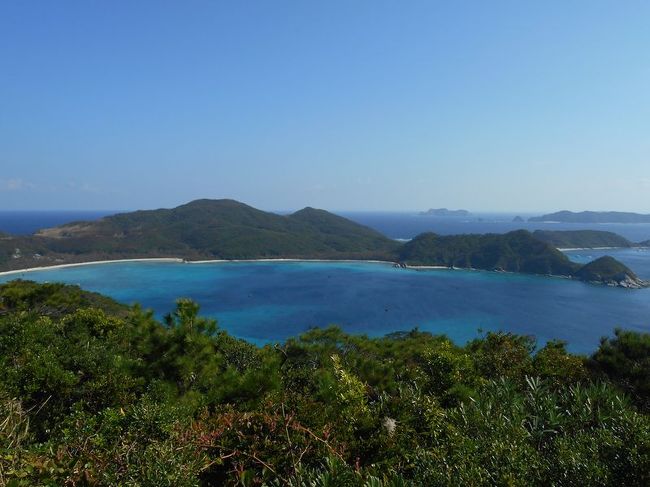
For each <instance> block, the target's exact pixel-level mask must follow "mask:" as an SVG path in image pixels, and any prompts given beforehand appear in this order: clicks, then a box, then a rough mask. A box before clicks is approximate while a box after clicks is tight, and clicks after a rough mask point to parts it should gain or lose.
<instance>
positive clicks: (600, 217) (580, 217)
mask: <svg viewBox="0 0 650 487" xmlns="http://www.w3.org/2000/svg"><path fill="white" fill-rule="evenodd" d="M528 221H530V222H566V223H650V215H643V214H641V213H629V212H623V211H581V212H578V213H574V212H572V211H566V210H564V211H558V212H556V213H549V214H547V215H542V216H535V217H532V218H529V219H528Z"/></svg>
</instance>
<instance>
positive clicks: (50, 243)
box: [0, 200, 397, 268]
mask: <svg viewBox="0 0 650 487" xmlns="http://www.w3.org/2000/svg"><path fill="white" fill-rule="evenodd" d="M0 242H2V241H0ZM396 245H397V244H396V243H395V242H394V241H393V240H391V239H389V238H387V237H385V236H383V235H381V234H380V233H378V232H376V231H374V230H372V229H370V228H367V227H364V226H362V225H359V224H357V223H354V222H352V221H350V220H347V219H345V218H342V217H339V216H336V215H333V214H331V213H328V212H326V211H323V210H314V209H312V208H305V209H304V210H301V211H299V212H297V213H295V214H293V215H289V216H282V215H277V214H274V213H269V212H265V211H261V210H257V209H255V208H253V207H251V206H248V205H245V204H243V203H239V202H237V201H233V200H197V201H193V202H191V203H188V204H185V205H182V206H179V207H177V208H173V209H159V210H147V211H136V212H132V213H123V214H119V215H114V216H110V217H105V218H103V219H101V220H98V221H93V222H74V223H69V224H66V225H62V226H59V227H55V228H50V229H45V230H41V231H39V232H38V233H37V234H36V235H35V236H34V237H31V238H30V237H26V238H15V239H13V240H9V241H5V247H6V248H5V249H4V250H5V252H4V254H5V259H4V263H5V266H7V265H11V267H14V268H19V267H17V266H19V265H21V266H22V267H28V266H29V265H42V264H45V263H50V264H52V263H54V262H55V261H61V262H76V261H84V260H94V259H112V258H136V257H179V258H187V259H201V258H205V259H254V258H279V257H309V258H370V257H373V258H376V257H380V256H384V255H386V253H387V252H388V251H391V250H393V249H394V248H395V247H396ZM15 247H20V248H21V251H22V252H21V254H22V258H19V259H13V260H11V259H10V258H9V257H10V255H9V254H11V253H13V251H14V248H15ZM35 251H39V252H40V253H42V255H43V259H42V260H41V262H37V261H36V259H34V258H33V253H34V252H35ZM25 264H27V265H25Z"/></svg>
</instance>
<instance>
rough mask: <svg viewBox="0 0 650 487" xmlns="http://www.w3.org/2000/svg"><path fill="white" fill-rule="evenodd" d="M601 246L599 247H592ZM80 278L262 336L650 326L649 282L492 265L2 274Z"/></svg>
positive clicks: (576, 342) (594, 334) (593, 341)
mask: <svg viewBox="0 0 650 487" xmlns="http://www.w3.org/2000/svg"><path fill="white" fill-rule="evenodd" d="M592 252H593V251H592ZM16 277H24V278H28V279H33V280H36V281H40V282H44V281H50V282H53V281H62V282H66V283H70V284H78V285H80V286H81V287H83V288H84V289H89V290H93V291H98V292H101V293H104V294H106V295H108V296H112V297H114V298H115V299H117V300H119V301H122V302H126V303H132V302H139V303H141V304H142V305H143V306H144V307H147V308H151V309H153V310H154V311H155V313H156V314H157V316H159V317H160V316H162V315H164V314H165V313H167V312H169V311H171V310H172V309H173V307H174V300H175V299H176V298H178V297H190V298H192V299H194V300H196V301H198V302H199V304H200V305H201V308H202V313H203V314H204V315H208V316H212V317H215V318H217V320H218V321H219V324H220V326H221V327H223V328H224V329H226V330H228V331H229V332H230V333H232V334H233V335H235V336H238V337H241V338H245V339H247V340H250V341H253V342H255V343H258V344H261V343H268V342H274V341H282V340H284V339H285V338H287V337H289V336H295V335H297V334H299V333H300V332H303V331H305V330H307V329H308V328H309V327H313V326H325V325H328V324H332V323H335V324H338V325H341V326H342V327H343V328H344V329H345V330H347V331H349V332H352V333H366V334H368V335H371V336H378V335H384V334H386V333H390V332H393V331H398V330H410V329H412V328H414V327H416V326H417V327H419V328H420V329H421V330H426V331H430V332H432V333H445V334H447V335H448V336H449V337H451V338H452V339H453V340H454V341H456V342H457V343H464V342H466V341H467V340H470V339H472V338H474V337H476V336H478V335H479V332H478V330H479V328H480V329H482V330H483V331H488V330H498V329H502V330H507V331H512V332H515V333H520V334H527V335H534V336H536V337H537V339H538V342H539V343H543V342H545V341H546V340H548V339H552V338H558V339H562V340H566V341H568V342H569V344H570V348H571V349H572V350H573V351H575V352H590V351H592V350H594V349H595V348H596V347H597V345H598V340H599V338H600V337H601V336H603V335H608V334H610V333H611V332H612V329H613V328H614V327H616V326H623V327H626V328H631V329H636V330H641V331H650V290H648V289H644V290H625V289H616V288H607V287H600V286H595V285H589V284H585V283H581V282H575V281H570V280H564V279H559V278H545V277H537V276H526V275H514V274H499V273H490V272H478V271H477V272H473V271H451V270H427V271H416V270H406V269H395V268H393V267H392V266H390V265H386V264H373V263H344V262H340V263H339V262H337V263H331V262H330V263H317V262H300V263H295V262H289V263H286V262H285V263H277V262H276V263H269V262H259V263H207V264H182V263H158V262H157V263H153V262H147V263H142V262H138V263H135V262H132V263H111V264H102V265H88V266H81V267H72V268H64V269H50V270H43V271H36V272H29V273H25V274H24V276H19V275H12V276H1V277H0V281H7V280H10V279H14V278H16Z"/></svg>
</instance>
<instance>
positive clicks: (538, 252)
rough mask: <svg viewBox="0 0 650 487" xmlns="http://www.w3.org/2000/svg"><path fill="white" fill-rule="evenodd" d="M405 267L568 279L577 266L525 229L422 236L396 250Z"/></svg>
mask: <svg viewBox="0 0 650 487" xmlns="http://www.w3.org/2000/svg"><path fill="white" fill-rule="evenodd" d="M399 259H400V261H402V262H404V263H406V264H409V265H439V266H446V267H460V268H474V269H488V270H503V271H509V272H525V273H530V274H546V275H556V276H572V275H573V274H574V272H575V271H576V270H577V269H578V268H579V267H580V265H579V264H576V263H574V262H571V261H570V260H569V259H568V258H567V257H566V256H565V255H564V254H563V253H562V252H560V251H559V250H557V249H555V248H553V247H551V246H550V245H548V244H546V243H544V242H542V241H540V240H538V239H536V238H535V237H533V235H532V234H531V233H530V232H528V231H526V230H517V231H514V232H510V233H506V234H481V235H444V236H443V235H436V234H435V233H424V234H422V235H418V236H417V237H416V238H414V239H413V240H411V241H409V242H407V243H405V244H404V245H403V246H402V247H401V248H400V250H399Z"/></svg>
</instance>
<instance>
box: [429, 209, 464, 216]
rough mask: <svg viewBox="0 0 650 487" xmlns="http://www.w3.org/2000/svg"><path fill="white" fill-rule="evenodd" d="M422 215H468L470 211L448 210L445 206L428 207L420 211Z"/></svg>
mask: <svg viewBox="0 0 650 487" xmlns="http://www.w3.org/2000/svg"><path fill="white" fill-rule="evenodd" d="M420 215H422V216H469V215H471V213H470V212H469V211H467V210H448V209H447V208H430V209H428V210H427V211H421V212H420Z"/></svg>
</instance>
